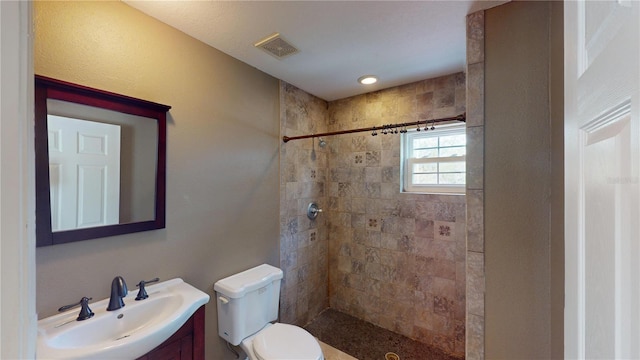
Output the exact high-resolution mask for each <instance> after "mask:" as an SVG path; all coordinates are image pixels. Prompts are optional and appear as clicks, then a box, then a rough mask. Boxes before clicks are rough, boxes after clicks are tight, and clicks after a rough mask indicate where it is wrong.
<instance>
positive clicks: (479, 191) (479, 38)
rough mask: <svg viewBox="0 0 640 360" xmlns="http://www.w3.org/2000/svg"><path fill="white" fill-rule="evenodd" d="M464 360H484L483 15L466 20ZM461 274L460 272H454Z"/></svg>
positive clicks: (478, 14) (469, 17)
mask: <svg viewBox="0 0 640 360" xmlns="http://www.w3.org/2000/svg"><path fill="white" fill-rule="evenodd" d="M466 93H467V134H468V137H467V140H468V142H467V154H468V155H467V230H466V243H467V256H466V258H467V263H466V269H465V272H466V278H467V289H466V297H467V308H466V313H467V319H466V346H465V347H466V358H467V359H473V360H483V359H484V324H485V319H484V293H485V272H484V241H485V239H484V190H483V189H484V131H485V129H484V123H485V122H484V11H479V12H476V13H473V14H470V15H468V16H467V91H466ZM457 271H458V272H461V271H462V269H458V270H457Z"/></svg>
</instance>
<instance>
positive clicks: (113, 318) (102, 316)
mask: <svg viewBox="0 0 640 360" xmlns="http://www.w3.org/2000/svg"><path fill="white" fill-rule="evenodd" d="M146 289H147V293H148V294H149V298H147V299H145V300H140V301H136V300H135V298H136V294H137V289H136V288H133V289H130V291H129V295H128V296H126V297H125V298H124V299H123V300H124V303H125V306H124V307H123V308H121V309H118V310H115V311H107V310H106V309H107V305H108V304H109V299H104V300H101V301H97V302H95V303H89V307H90V308H91V310H93V312H94V313H95V315H94V316H93V317H92V318H90V319H87V320H83V321H76V318H77V317H78V312H79V311H80V308H79V307H77V308H75V309H72V310H69V311H67V312H65V313H63V314H58V315H54V316H51V317H48V318H46V319H42V320H39V321H38V340H37V350H36V357H37V358H39V359H87V358H91V359H96V358H98V359H107V358H108V359H135V358H137V357H140V356H142V355H144V354H146V353H147V352H149V351H150V350H152V349H153V348H155V347H156V346H158V345H160V344H161V343H162V342H164V341H165V340H167V339H168V338H169V337H170V336H171V335H173V333H175V332H176V331H177V330H178V329H179V328H180V327H181V326H182V325H183V324H184V323H185V322H186V321H187V320H188V319H189V317H191V315H193V313H194V312H195V311H196V310H198V308H199V307H200V306H202V305H204V304H206V303H208V302H209V295H208V294H206V293H204V292H202V291H200V290H198V289H196V288H194V287H193V286H191V285H189V284H187V283H185V282H184V281H183V280H182V279H173V280H168V281H165V282H161V283H158V284H155V285H150V286H147V287H146Z"/></svg>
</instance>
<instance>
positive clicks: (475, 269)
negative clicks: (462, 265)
mask: <svg viewBox="0 0 640 360" xmlns="http://www.w3.org/2000/svg"><path fill="white" fill-rule="evenodd" d="M466 277H467V293H466V297H467V313H468V314H473V315H478V316H484V289H485V277H484V254H483V253H477V252H471V251H470V252H469V253H468V254H467V273H466Z"/></svg>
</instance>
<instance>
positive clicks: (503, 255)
mask: <svg viewBox="0 0 640 360" xmlns="http://www.w3.org/2000/svg"><path fill="white" fill-rule="evenodd" d="M552 8H553V11H552ZM559 9H561V6H560V7H559ZM557 10H558V7H557V6H552V5H551V3H549V2H512V3H509V4H506V5H503V6H499V7H496V8H493V9H490V10H488V11H487V12H486V18H485V26H486V27H485V31H486V33H485V35H486V38H485V40H486V42H485V111H486V113H485V114H486V117H485V144H486V145H485V160H484V166H485V167H484V171H485V173H484V174H485V178H484V180H485V184H484V191H485V198H484V201H485V213H484V219H485V220H484V224H485V266H486V268H485V271H486V304H485V306H486V307H485V358H487V359H513V358H521V359H546V358H550V357H551V356H552V355H553V356H554V357H558V356H559V357H561V350H562V348H561V346H562V339H561V338H558V337H559V336H561V332H560V333H558V331H561V329H562V318H561V316H562V315H561V314H562V310H561V309H562V298H561V295H560V294H561V293H562V291H563V288H562V286H563V284H562V281H561V280H560V279H561V278H562V277H563V274H562V267H563V264H562V255H561V254H558V253H557V252H556V251H558V249H559V248H561V247H562V229H561V228H562V211H563V210H562V207H561V200H560V199H561V198H562V196H563V195H562V192H561V189H562V181H563V180H562V176H561V174H557V173H556V171H561V169H562V166H561V165H560V164H561V162H562V155H561V153H562V144H561V142H560V143H558V140H559V139H561V137H562V136H561V131H562V130H561V128H562V108H561V105H560V104H561V103H562V84H561V82H560V83H559V82H558V81H557V80H556V79H558V77H559V78H562V54H561V45H560V46H559V45H558V41H557V38H556V36H558V35H559V34H558V31H559V32H560V34H561V31H562V25H561V16H562V14H561V12H560V14H558V12H557ZM552 15H553V21H552ZM558 16H560V17H558ZM552 23H553V25H554V26H553V27H551V24H552ZM550 39H552V40H553V42H552V43H551V42H550ZM552 134H553V137H552ZM552 249H553V252H552ZM552 314H553V315H552ZM558 316H560V318H558ZM552 336H553V339H552Z"/></svg>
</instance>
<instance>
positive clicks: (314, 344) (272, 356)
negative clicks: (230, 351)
mask: <svg viewBox="0 0 640 360" xmlns="http://www.w3.org/2000/svg"><path fill="white" fill-rule="evenodd" d="M240 348H242V350H243V351H244V352H245V353H246V354H247V356H248V359H249V360H284V359H292V360H293V359H295V360H324V357H323V354H322V349H321V348H320V344H318V341H317V340H316V338H314V337H313V335H311V334H309V333H308V332H307V331H306V330H304V329H302V328H300V327H297V326H294V325H289V324H281V323H275V324H269V325H267V326H265V327H264V328H263V329H262V330H260V331H259V332H258V333H257V334H255V335H254V336H250V337H248V338H246V339H244V340H242V342H241V343H240Z"/></svg>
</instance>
